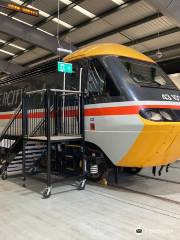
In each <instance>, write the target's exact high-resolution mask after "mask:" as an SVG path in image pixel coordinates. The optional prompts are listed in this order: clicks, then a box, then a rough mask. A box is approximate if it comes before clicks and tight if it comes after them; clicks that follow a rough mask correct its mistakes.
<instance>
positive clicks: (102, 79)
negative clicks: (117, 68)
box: [87, 59, 118, 98]
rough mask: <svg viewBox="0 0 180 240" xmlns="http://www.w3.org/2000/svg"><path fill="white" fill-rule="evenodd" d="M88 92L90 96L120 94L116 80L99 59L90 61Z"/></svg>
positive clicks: (106, 96)
mask: <svg viewBox="0 0 180 240" xmlns="http://www.w3.org/2000/svg"><path fill="white" fill-rule="evenodd" d="M87 92H88V93H89V97H91V96H92V97H103V98H108V97H111V96H118V95H117V94H118V91H117V89H116V87H115V85H114V82H113V81H112V79H111V77H110V76H109V74H108V73H107V71H106V69H104V67H103V66H102V64H101V63H100V62H99V61H98V60H97V59H94V60H91V62H90V63H89V71H88V79H87Z"/></svg>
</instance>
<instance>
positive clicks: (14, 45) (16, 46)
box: [9, 43, 26, 51]
mask: <svg viewBox="0 0 180 240" xmlns="http://www.w3.org/2000/svg"><path fill="white" fill-rule="evenodd" d="M9 46H11V47H15V48H17V49H20V50H22V51H24V50H26V49H25V48H23V47H20V46H18V45H16V44H13V43H10V44H9Z"/></svg>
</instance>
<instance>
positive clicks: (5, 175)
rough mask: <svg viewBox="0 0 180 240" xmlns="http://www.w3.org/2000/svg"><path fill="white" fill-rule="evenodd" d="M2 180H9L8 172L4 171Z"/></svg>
mask: <svg viewBox="0 0 180 240" xmlns="http://www.w3.org/2000/svg"><path fill="white" fill-rule="evenodd" d="M1 179H2V180H6V179H7V171H3V172H2V174H1Z"/></svg>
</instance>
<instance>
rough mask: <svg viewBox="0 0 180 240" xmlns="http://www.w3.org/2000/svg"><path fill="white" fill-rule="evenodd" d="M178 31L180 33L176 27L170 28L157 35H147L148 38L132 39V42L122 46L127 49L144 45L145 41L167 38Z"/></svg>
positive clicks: (179, 29)
mask: <svg viewBox="0 0 180 240" xmlns="http://www.w3.org/2000/svg"><path fill="white" fill-rule="evenodd" d="M179 31H180V28H178V27H175V28H171V29H169V30H166V31H162V32H159V33H154V34H152V35H148V36H146V37H143V38H138V39H134V40H132V41H130V42H127V43H124V45H126V46H128V47H129V46H133V45H136V44H141V43H144V42H146V41H150V40H154V39H156V38H157V40H158V38H159V37H164V36H168V35H170V34H173V33H177V32H179Z"/></svg>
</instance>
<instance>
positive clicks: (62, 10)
mask: <svg viewBox="0 0 180 240" xmlns="http://www.w3.org/2000/svg"><path fill="white" fill-rule="evenodd" d="M85 1H86V0H76V1H74V2H72V3H71V4H69V5H67V6H65V7H63V8H61V9H60V10H59V14H63V13H65V12H66V11H68V10H70V9H72V8H73V7H75V6H76V5H78V4H81V3H83V2H85ZM57 15H58V10H56V11H54V12H53V13H51V15H50V16H49V17H47V18H45V19H43V20H41V21H40V22H38V23H36V24H35V25H34V26H35V27H41V26H43V25H44V24H46V23H48V22H50V21H52V19H53V18H55V17H57Z"/></svg>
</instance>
